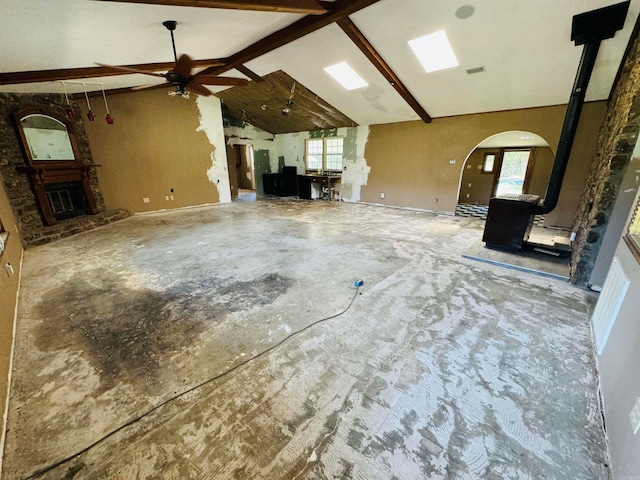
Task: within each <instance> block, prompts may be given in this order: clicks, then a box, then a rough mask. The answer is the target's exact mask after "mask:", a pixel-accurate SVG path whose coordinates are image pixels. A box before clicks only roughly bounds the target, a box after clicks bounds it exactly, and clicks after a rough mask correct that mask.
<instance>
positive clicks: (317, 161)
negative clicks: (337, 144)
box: [306, 139, 324, 170]
mask: <svg viewBox="0 0 640 480" xmlns="http://www.w3.org/2000/svg"><path fill="white" fill-rule="evenodd" d="M323 145H324V142H323V141H322V139H317V140H315V139H309V140H307V155H306V156H307V170H318V169H321V168H322V150H323Z"/></svg>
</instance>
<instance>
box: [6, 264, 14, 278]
mask: <svg viewBox="0 0 640 480" xmlns="http://www.w3.org/2000/svg"><path fill="white" fill-rule="evenodd" d="M4 268H6V269H7V275H9V276H12V275H13V267H12V266H11V264H10V263H7V264H6V265H5V266H4Z"/></svg>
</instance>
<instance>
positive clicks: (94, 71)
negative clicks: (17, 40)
mask: <svg viewBox="0 0 640 480" xmlns="http://www.w3.org/2000/svg"><path fill="white" fill-rule="evenodd" d="M193 65H194V66H195V67H210V66H212V65H224V62H223V61H221V60H217V59H210V60H194V61H193ZM122 66H124V67H128V68H134V69H136V70H145V71H147V72H159V71H162V70H171V69H172V68H173V67H174V66H175V62H160V63H143V64H139V65H122ZM115 75H131V73H128V72H123V71H120V70H115V69H113V68H109V67H86V68H65V69H57V70H33V71H29V72H8V73H0V85H14V84H16V83H34V82H58V81H65V80H79V79H83V78H98V77H111V76H115Z"/></svg>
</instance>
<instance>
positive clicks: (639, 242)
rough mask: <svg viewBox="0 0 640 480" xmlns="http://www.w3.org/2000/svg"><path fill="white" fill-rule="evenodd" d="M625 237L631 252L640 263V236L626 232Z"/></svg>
mask: <svg viewBox="0 0 640 480" xmlns="http://www.w3.org/2000/svg"><path fill="white" fill-rule="evenodd" d="M623 238H624V242H625V243H626V244H627V247H629V250H630V251H631V254H632V255H633V256H634V258H635V259H636V261H637V262H638V263H640V236H638V235H631V234H626V235H625V236H624V237H623Z"/></svg>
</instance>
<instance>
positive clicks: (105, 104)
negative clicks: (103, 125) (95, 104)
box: [100, 84, 114, 125]
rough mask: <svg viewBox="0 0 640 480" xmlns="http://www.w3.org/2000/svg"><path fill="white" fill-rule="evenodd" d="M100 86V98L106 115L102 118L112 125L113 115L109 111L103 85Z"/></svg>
mask: <svg viewBox="0 0 640 480" xmlns="http://www.w3.org/2000/svg"><path fill="white" fill-rule="evenodd" d="M100 88H101V89H102V98H103V99H104V108H105V110H106V111H107V116H106V117H104V119H105V120H106V121H107V124H108V125H113V122H114V120H113V117H112V116H111V114H110V113H109V105H108V104H107V95H106V94H105V93H104V85H103V84H100Z"/></svg>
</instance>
